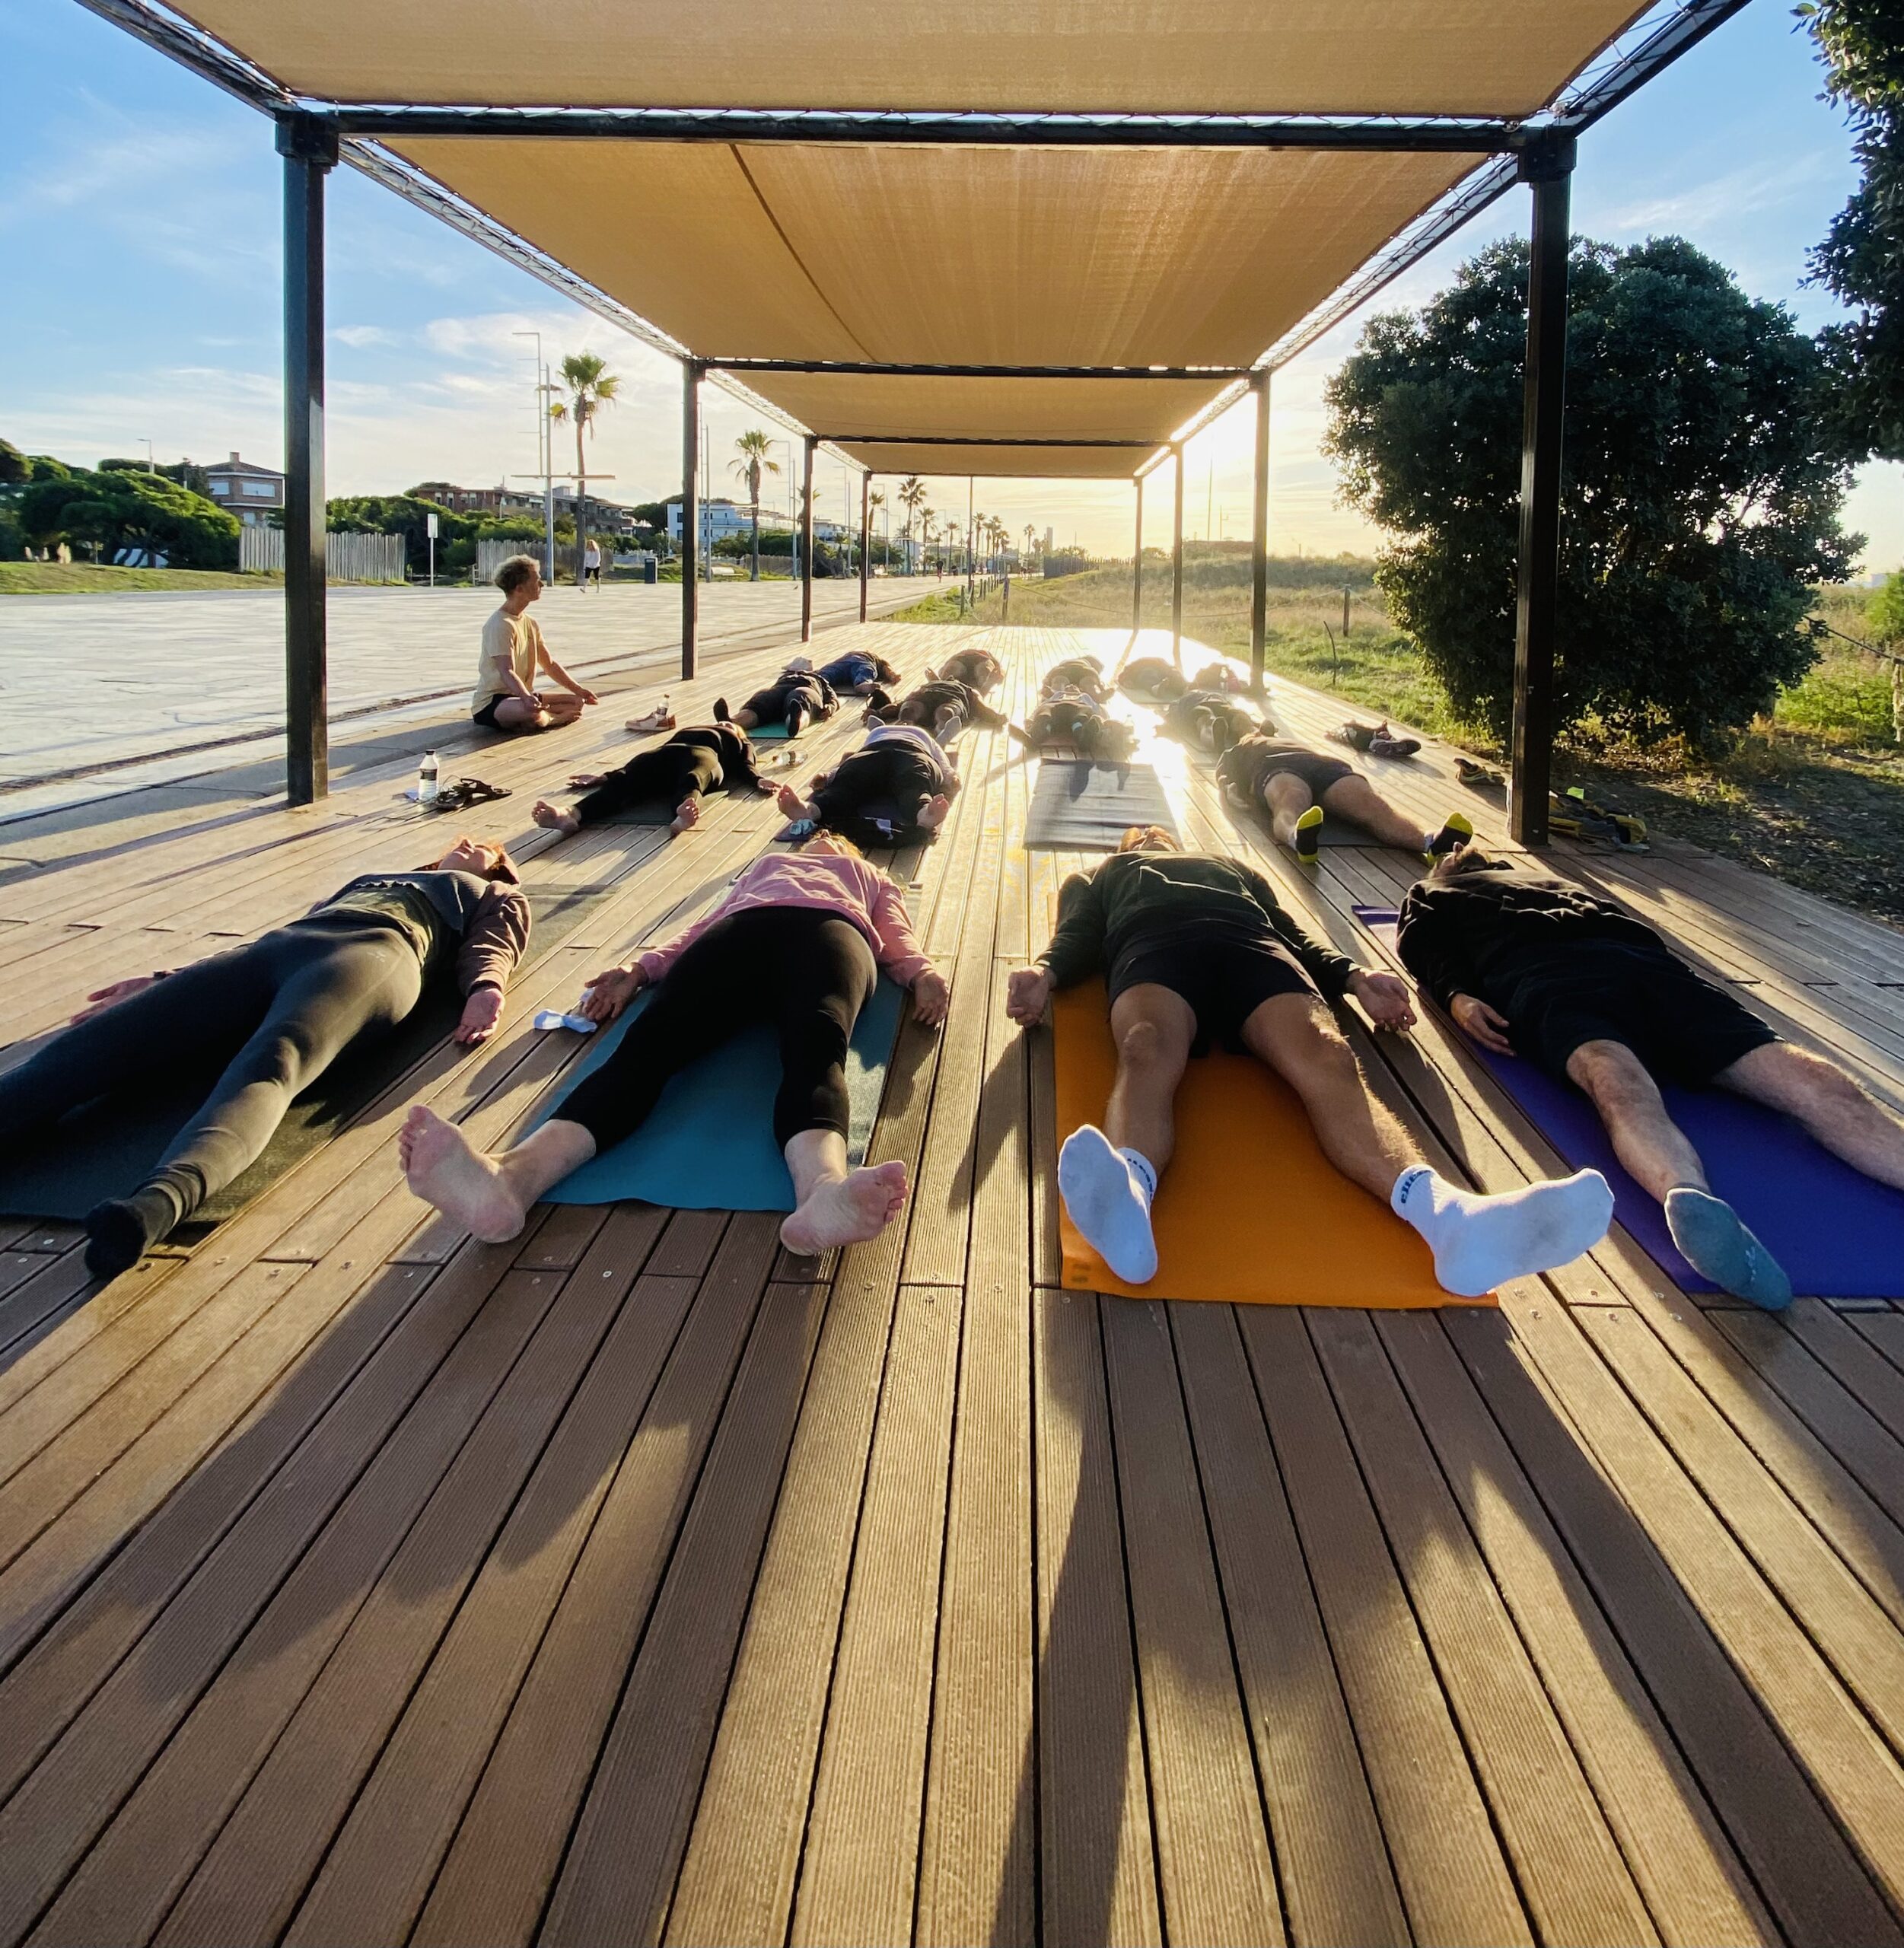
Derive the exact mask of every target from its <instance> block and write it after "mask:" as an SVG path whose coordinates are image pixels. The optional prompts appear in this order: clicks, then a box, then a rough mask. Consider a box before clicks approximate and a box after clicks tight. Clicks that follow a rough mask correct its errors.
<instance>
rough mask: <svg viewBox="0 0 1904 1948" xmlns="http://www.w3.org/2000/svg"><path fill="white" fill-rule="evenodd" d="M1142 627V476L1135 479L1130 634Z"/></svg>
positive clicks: (1135, 632)
mask: <svg viewBox="0 0 1904 1948" xmlns="http://www.w3.org/2000/svg"><path fill="white" fill-rule="evenodd" d="M1143 626H1144V476H1142V475H1141V474H1139V475H1138V477H1137V538H1136V540H1135V542H1134V543H1132V549H1131V634H1132V635H1133V636H1135V635H1136V634H1137V632H1138V630H1140V629H1142V628H1143Z"/></svg>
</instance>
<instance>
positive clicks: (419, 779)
mask: <svg viewBox="0 0 1904 1948" xmlns="http://www.w3.org/2000/svg"><path fill="white" fill-rule="evenodd" d="M416 802H417V803H418V804H419V805H434V804H435V803H436V753H435V752H434V751H425V753H423V762H422V763H421V764H420V765H419V766H417V768H416Z"/></svg>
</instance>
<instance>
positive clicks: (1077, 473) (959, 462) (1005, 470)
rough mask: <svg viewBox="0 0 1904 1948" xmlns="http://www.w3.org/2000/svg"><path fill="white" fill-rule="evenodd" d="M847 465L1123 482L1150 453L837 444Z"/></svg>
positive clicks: (1143, 448) (982, 476)
mask: <svg viewBox="0 0 1904 1948" xmlns="http://www.w3.org/2000/svg"><path fill="white" fill-rule="evenodd" d="M837 444H838V445H839V450H840V451H841V452H842V453H843V454H845V456H846V457H847V458H848V459H849V460H856V461H857V462H858V463H859V464H860V465H861V466H863V467H864V468H865V469H867V470H868V472H869V473H929V474H934V475H938V476H949V477H951V478H954V479H957V477H958V476H960V475H962V474H966V473H970V474H973V475H976V476H977V477H978V478H979V479H981V480H991V479H1014V480H1128V479H1130V477H1131V476H1132V474H1134V473H1135V472H1136V471H1137V469H1138V468H1139V467H1140V466H1142V465H1143V463H1144V462H1145V459H1146V458H1147V457H1148V454H1149V452H1150V450H1151V449H1150V447H1148V446H1138V447H1062V446H1059V447H1027V446H1022V445H1015V446H1013V445H1006V444H1003V443H1001V444H998V445H997V446H985V445H978V446H970V447H963V446H960V447H946V446H932V445H929V444H926V443H925V442H923V441H912V442H902V443H900V444H895V445H890V446H888V445H884V444H882V445H879V446H862V445H860V444H856V443H855V441H852V440H842V441H839V442H837Z"/></svg>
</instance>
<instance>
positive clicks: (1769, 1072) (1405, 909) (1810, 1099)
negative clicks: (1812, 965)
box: [1396, 848, 1904, 1312]
mask: <svg viewBox="0 0 1904 1948" xmlns="http://www.w3.org/2000/svg"><path fill="white" fill-rule="evenodd" d="M1490 863H1491V862H1490V861H1488V860H1487V859H1485V858H1483V857H1482V855H1479V853H1477V852H1476V851H1473V849H1472V848H1470V849H1469V851H1467V852H1466V853H1457V854H1455V855H1452V856H1451V857H1450V858H1446V859H1442V860H1439V861H1437V862H1436V864H1435V867H1434V871H1432V872H1431V874H1429V875H1428V877H1426V878H1425V879H1423V880H1419V881H1418V882H1417V883H1416V884H1415V885H1414V886H1412V887H1410V888H1409V892H1408V894H1407V896H1406V899H1404V900H1403V902H1402V909H1401V913H1400V915H1399V921H1398V923H1397V925H1396V949H1397V950H1398V951H1399V953H1400V954H1401V956H1402V963H1403V966H1405V967H1406V968H1407V969H1408V970H1409V972H1410V973H1411V974H1412V975H1413V976H1415V979H1416V980H1417V981H1418V982H1419V983H1420V984H1421V986H1422V989H1423V990H1424V992H1426V993H1427V994H1428V995H1430V996H1431V998H1433V999H1434V1001H1436V1002H1437V1003H1438V1004H1440V1006H1441V1007H1443V1008H1444V1009H1446V1010H1447V1012H1448V1014H1450V1015H1451V1016H1452V1017H1453V1020H1454V1022H1455V1024H1456V1026H1457V1027H1459V1028H1460V1030H1461V1031H1462V1033H1463V1034H1465V1035H1466V1036H1467V1037H1468V1038H1469V1039H1470V1040H1471V1041H1473V1042H1476V1043H1478V1044H1479V1046H1481V1047H1482V1048H1484V1049H1489V1050H1491V1051H1492V1052H1494V1053H1495V1054H1496V1055H1517V1056H1519V1057H1520V1058H1523V1059H1524V1060H1526V1061H1528V1062H1533V1063H1534V1064H1536V1065H1537V1066H1538V1067H1539V1068H1543V1069H1544V1070H1546V1072H1547V1073H1548V1074H1549V1075H1552V1076H1553V1077H1555V1078H1556V1079H1559V1080H1562V1081H1568V1082H1571V1083H1572V1084H1574V1086H1575V1087H1577V1088H1578V1089H1580V1090H1583V1091H1584V1093H1586V1095H1587V1097H1588V1098H1589V1099H1590V1100H1591V1102H1592V1103H1593V1105H1594V1108H1595V1109H1597V1110H1598V1111H1599V1112H1600V1121H1601V1122H1602V1123H1603V1124H1604V1125H1605V1126H1606V1134H1607V1135H1608V1136H1609V1138H1611V1139H1612V1141H1613V1152H1614V1154H1615V1155H1616V1156H1617V1157H1619V1160H1620V1162H1621V1163H1622V1164H1623V1165H1624V1166H1625V1169H1626V1170H1627V1171H1628V1173H1629V1174H1630V1175H1631V1176H1632V1178H1633V1179H1634V1181H1635V1182H1637V1183H1638V1185H1639V1186H1640V1187H1641V1189H1643V1190H1645V1191H1647V1192H1650V1193H1651V1195H1653V1196H1654V1197H1656V1198H1658V1199H1659V1201H1660V1203H1661V1204H1662V1205H1664V1207H1665V1211H1666V1222H1667V1229H1668V1230H1670V1232H1671V1233H1672V1236H1673V1243H1674V1244H1676V1246H1678V1247H1679V1249H1680V1255H1681V1256H1683V1258H1684V1259H1686V1262H1687V1263H1688V1264H1689V1265H1691V1266H1692V1268H1693V1269H1694V1270H1695V1271H1696V1272H1699V1273H1700V1274H1701V1275H1703V1276H1704V1277H1705V1278H1709V1279H1711V1281H1712V1282H1713V1284H1715V1285H1717V1286H1718V1287H1720V1288H1721V1289H1722V1290H1723V1291H1727V1292H1730V1293H1731V1294H1733V1295H1734V1297H1737V1298H1742V1299H1749V1300H1751V1301H1752V1302H1753V1303H1754V1304H1755V1305H1759V1306H1762V1307H1765V1309H1766V1310H1768V1311H1774V1312H1775V1311H1778V1310H1781V1308H1783V1307H1785V1306H1787V1305H1788V1304H1789V1303H1791V1280H1790V1279H1789V1278H1787V1277H1786V1275H1785V1271H1784V1268H1782V1267H1781V1265H1779V1264H1778V1262H1777V1261H1776V1260H1775V1259H1774V1258H1773V1257H1772V1254H1771V1253H1769V1252H1768V1251H1767V1250H1766V1249H1765V1246H1764V1245H1763V1244H1762V1243H1761V1242H1760V1241H1759V1239H1758V1238H1757V1237H1755V1236H1754V1235H1753V1233H1752V1231H1751V1230H1750V1227H1748V1226H1747V1225H1746V1223H1745V1221H1744V1220H1743V1218H1741V1217H1740V1214H1739V1213H1738V1212H1737V1211H1734V1209H1733V1208H1732V1206H1731V1205H1729V1204H1728V1203H1727V1202H1725V1201H1724V1199H1723V1198H1718V1197H1715V1196H1714V1195H1712V1189H1711V1185H1710V1183H1709V1182H1708V1181H1707V1179H1706V1175H1705V1166H1704V1164H1703V1163H1702V1162H1701V1161H1700V1160H1699V1152H1698V1151H1695V1149H1694V1148H1693V1147H1692V1144H1691V1142H1690V1141H1689V1140H1688V1138H1687V1137H1686V1132H1684V1131H1683V1130H1682V1129H1681V1128H1680V1126H1679V1125H1678V1124H1676V1122H1673V1119H1672V1117H1671V1116H1670V1114H1669V1113H1668V1112H1667V1106H1666V1103H1665V1099H1664V1097H1662V1096H1661V1095H1660V1088H1659V1082H1660V1078H1661V1077H1664V1078H1666V1079H1667V1080H1670V1081H1676V1082H1682V1083H1685V1084H1689V1085H1691V1086H1693V1087H1704V1086H1707V1085H1710V1086H1711V1087H1714V1088H1717V1089H1725V1090H1730V1091H1731V1092H1732V1093H1734V1095H1737V1096H1743V1097H1748V1098H1750V1100H1752V1101H1753V1102H1756V1103H1765V1105H1766V1106H1768V1107H1769V1108H1771V1109H1778V1110H1781V1111H1782V1112H1784V1113H1785V1114H1786V1115H1787V1116H1792V1117H1794V1118H1795V1119H1797V1121H1798V1122H1800V1123H1801V1124H1802V1125H1804V1128H1806V1129H1807V1131H1808V1132H1810V1134H1811V1135H1812V1136H1813V1138H1816V1141H1819V1142H1820V1143H1821V1144H1823V1145H1824V1147H1826V1149H1827V1150H1829V1151H1832V1154H1834V1155H1836V1156H1839V1157H1842V1158H1844V1160H1845V1162H1846V1163H1850V1164H1851V1165H1853V1166H1854V1167H1855V1168H1857V1169H1858V1170H1861V1171H1863V1172H1864V1174H1865V1176H1867V1177H1874V1178H1875V1179H1877V1182H1880V1183H1883V1184H1889V1185H1890V1186H1892V1187H1893V1189H1897V1190H1904V1119H1900V1118H1899V1117H1898V1116H1895V1115H1893V1113H1892V1112H1891V1111H1890V1110H1889V1109H1886V1108H1885V1107H1884V1106H1883V1104H1882V1103H1880V1102H1878V1101H1877V1100H1876V1098H1875V1097H1872V1096H1871V1095H1870V1094H1869V1093H1867V1091H1866V1090H1864V1088H1862V1087H1861V1086H1860V1085H1859V1084H1858V1082H1857V1081H1855V1079H1854V1078H1853V1077H1851V1076H1850V1075H1848V1074H1846V1073H1845V1071H1844V1070H1843V1069H1842V1068H1839V1066H1838V1065H1837V1064H1836V1062H1828V1061H1826V1058H1824V1057H1823V1056H1822V1055H1813V1054H1812V1053H1811V1052H1810V1051H1809V1050H1807V1049H1798V1048H1794V1046H1792V1045H1791V1043H1790V1042H1786V1041H1784V1040H1781V1039H1780V1037H1779V1036H1778V1034H1777V1033H1776V1032H1775V1030H1773V1029H1772V1027H1771V1026H1770V1024H1769V1023H1767V1022H1765V1021H1762V1020H1760V1019H1759V1017H1758V1016H1757V1015H1756V1014H1753V1012H1752V1011H1751V1010H1750V1008H1748V1007H1745V1006H1744V1005H1743V1004H1742V1003H1741V1002H1740V1001H1738V1000H1737V999H1736V998H1734V996H1732V995H1729V994H1727V992H1725V990H1724V988H1718V987H1715V986H1714V985H1712V983H1711V982H1709V981H1705V980H1702V979H1701V978H1700V977H1699V976H1698V975H1697V974H1695V972H1693V971H1692V969H1691V968H1690V967H1689V966H1687V965H1686V963H1685V962H1684V961H1683V960H1681V959H1680V957H1679V956H1678V955H1677V954H1676V953H1673V950H1672V949H1671V948H1670V947H1668V946H1667V943H1666V942H1665V941H1664V940H1663V939H1662V938H1661V937H1660V935H1659V934H1657V933H1655V932H1654V931H1653V929H1652V928H1651V927H1649V926H1647V925H1645V923H1644V922H1643V921H1638V920H1636V919H1635V918H1633V917H1632V915H1631V914H1629V913H1627V912H1624V911H1622V909H1620V908H1619V907H1618V906H1615V905H1614V904H1613V902H1612V901H1611V900H1609V899H1600V898H1598V897H1597V896H1596V895H1594V894H1593V893H1587V892H1586V891H1584V890H1583V889H1582V888H1581V887H1579V886H1568V885H1565V884H1564V883H1562V882H1561V881H1559V880H1549V879H1524V878H1522V877H1520V875H1519V874H1508V873H1502V872H1499V871H1490V870H1487V868H1488V867H1489V865H1490ZM1820 1221H1821V1222H1822V1221H1829V1214H1828V1213H1825V1212H1820ZM1899 1263H1900V1265H1904V1240H1899Z"/></svg>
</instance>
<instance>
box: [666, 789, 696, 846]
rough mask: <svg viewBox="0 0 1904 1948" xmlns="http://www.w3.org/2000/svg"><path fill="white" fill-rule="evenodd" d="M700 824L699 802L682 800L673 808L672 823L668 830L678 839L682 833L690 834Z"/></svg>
mask: <svg viewBox="0 0 1904 1948" xmlns="http://www.w3.org/2000/svg"><path fill="white" fill-rule="evenodd" d="M699 823H701V801H700V800H699V798H683V800H682V801H681V802H680V804H678V805H677V806H676V807H675V808H674V819H673V823H672V824H670V826H669V827H668V830H669V831H670V832H673V835H674V836H675V837H676V838H677V839H679V838H680V836H681V835H682V833H683V832H692V831H693V829H694V828H695V827H696V826H697V825H699Z"/></svg>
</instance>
